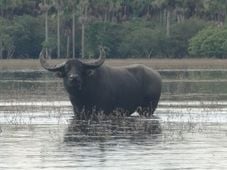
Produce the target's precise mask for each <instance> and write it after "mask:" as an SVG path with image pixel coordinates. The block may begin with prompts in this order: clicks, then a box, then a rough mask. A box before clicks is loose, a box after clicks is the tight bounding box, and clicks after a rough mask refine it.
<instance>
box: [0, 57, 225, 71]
mask: <svg viewBox="0 0 227 170" xmlns="http://www.w3.org/2000/svg"><path fill="white" fill-rule="evenodd" d="M63 61H65V59H60V60H55V59H53V60H50V63H53V64H56V63H61V62H63ZM106 64H108V65H111V66H124V65H129V64H144V65H147V66H149V67H153V68H155V69H225V68H226V66H227V59H107V60H106ZM24 69H32V70H40V69H42V68H41V65H40V63H39V60H37V59H23V60H21V59H10V60H0V70H24Z"/></svg>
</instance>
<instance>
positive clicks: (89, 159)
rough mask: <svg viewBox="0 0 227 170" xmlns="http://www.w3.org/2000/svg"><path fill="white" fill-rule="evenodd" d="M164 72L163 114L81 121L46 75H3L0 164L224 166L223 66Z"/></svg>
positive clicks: (225, 103)
mask: <svg viewBox="0 0 227 170" xmlns="http://www.w3.org/2000/svg"><path fill="white" fill-rule="evenodd" d="M161 73H162V76H163V79H164V87H163V95H162V98H161V102H160V105H159V107H158V109H157V111H156V115H158V116H159V117H160V119H158V120H151V119H150V120H149V119H143V118H133V117H130V118H114V119H107V120H102V121H100V122H93V121H90V122H86V121H77V120H75V119H73V114H72V108H71V105H70V103H69V101H68V98H67V94H66V92H65V91H64V90H63V87H62V83H61V81H60V80H58V79H55V78H54V77H53V76H52V75H51V74H46V72H42V71H41V72H37V71H29V72H28V71H24V72H1V73H0V75H1V77H0V87H1V88H0V94H1V95H0V169H3V170H5V169H10V170H11V169H15V170H18V169H29V170H30V169H46V170H50V169H130V170H131V169H136V170H137V169H227V163H226V162H227V161H226V160H227V98H226V95H225V91H226V89H225V88H224V87H226V86H225V84H226V80H225V79H226V78H225V73H226V70H218V71H215V70H213V71H210V74H208V73H207V71H206V72H203V71H202V70H197V71H195V70H191V71H187V72H186V71H182V70H177V71H176V70H175V71H169V70H166V71H162V72H161ZM193 75H195V76H193ZM198 75H199V76H200V77H198ZM217 75H220V76H219V77H218V76H217ZM174 84H175V85H174ZM209 87H210V88H209ZM209 89H210V90H209Z"/></svg>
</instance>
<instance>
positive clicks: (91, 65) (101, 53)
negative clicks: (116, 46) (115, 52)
mask: <svg viewBox="0 0 227 170" xmlns="http://www.w3.org/2000/svg"><path fill="white" fill-rule="evenodd" d="M105 59H106V52H105V50H104V48H103V47H99V58H98V59H97V60H95V61H93V62H86V61H83V60H79V61H80V62H81V63H82V64H83V65H84V66H86V67H87V68H89V69H95V68H97V67H100V66H101V65H102V64H103V63H104V61H105Z"/></svg>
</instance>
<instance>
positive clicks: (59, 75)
mask: <svg viewBox="0 0 227 170" xmlns="http://www.w3.org/2000/svg"><path fill="white" fill-rule="evenodd" d="M55 75H56V76H57V77H59V78H63V77H64V73H63V72H60V71H59V72H57V73H55Z"/></svg>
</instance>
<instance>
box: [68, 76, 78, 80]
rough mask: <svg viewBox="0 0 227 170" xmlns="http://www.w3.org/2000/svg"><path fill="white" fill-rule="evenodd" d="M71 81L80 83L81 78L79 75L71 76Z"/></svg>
mask: <svg viewBox="0 0 227 170" xmlns="http://www.w3.org/2000/svg"><path fill="white" fill-rule="evenodd" d="M69 80H70V81H79V76H77V75H70V76H69Z"/></svg>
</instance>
